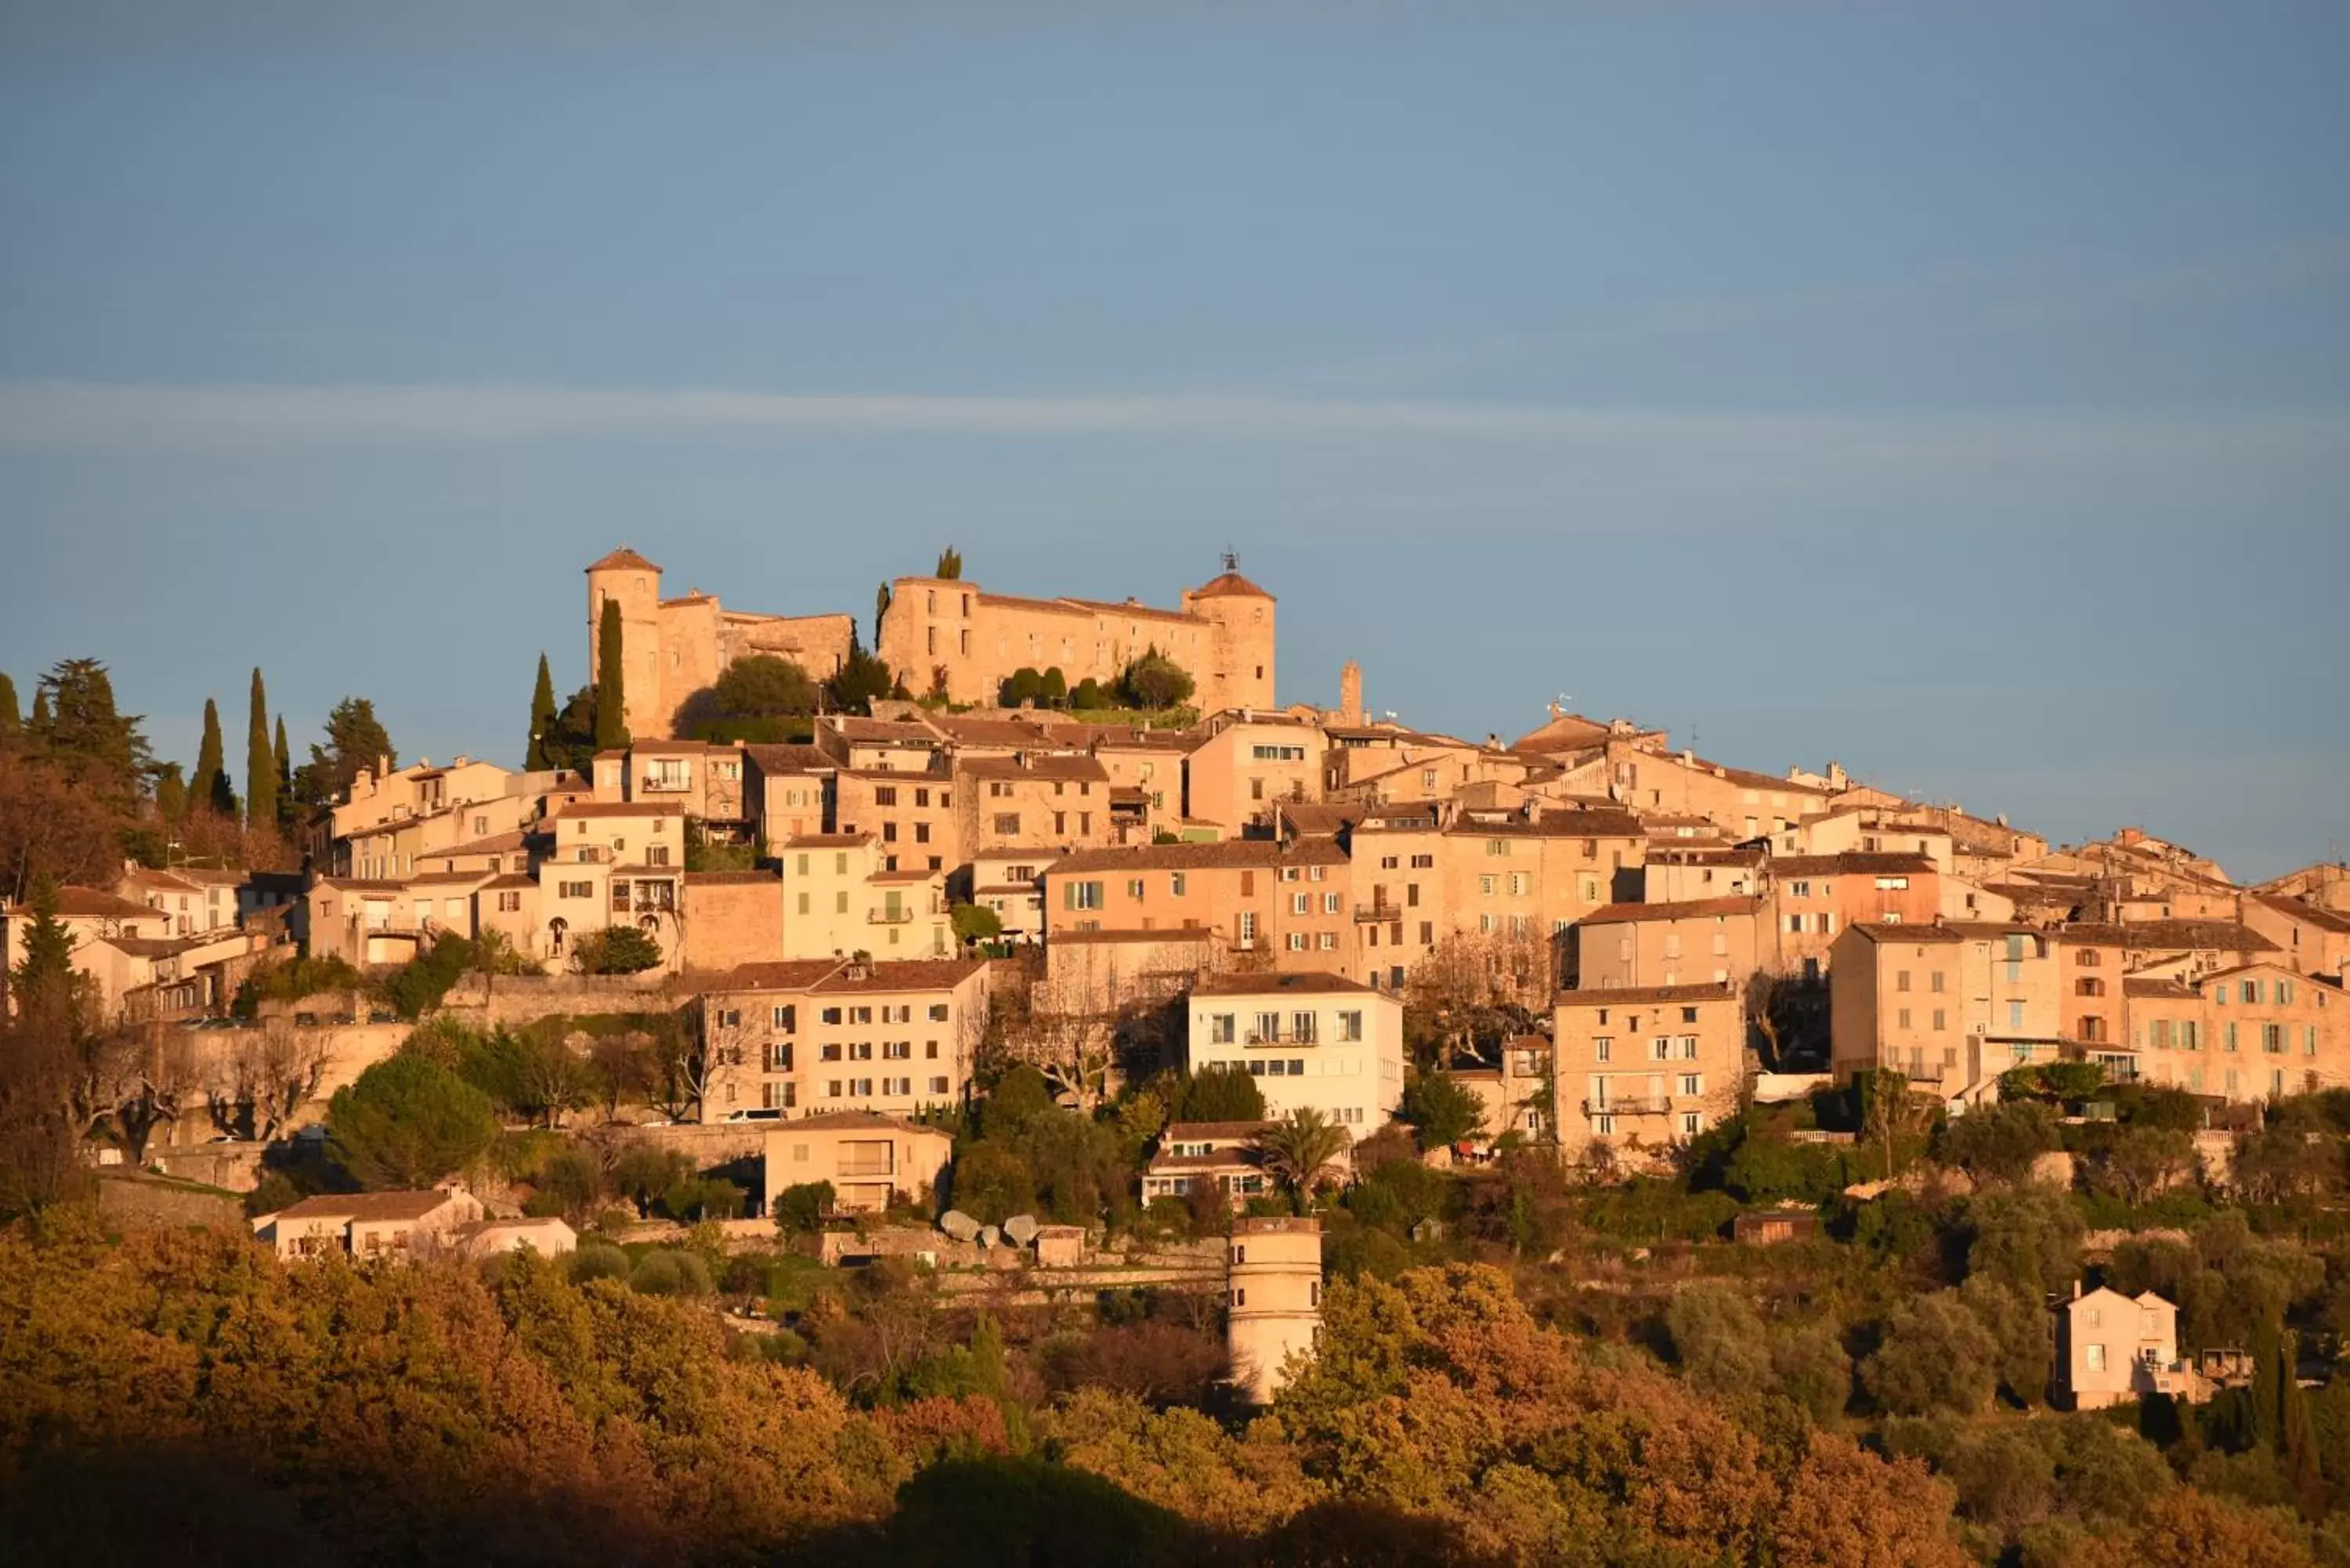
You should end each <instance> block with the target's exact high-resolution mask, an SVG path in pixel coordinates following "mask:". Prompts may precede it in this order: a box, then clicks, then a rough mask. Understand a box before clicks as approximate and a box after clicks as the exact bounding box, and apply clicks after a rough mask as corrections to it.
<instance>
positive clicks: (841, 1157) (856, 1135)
mask: <svg viewBox="0 0 2350 1568" xmlns="http://www.w3.org/2000/svg"><path fill="white" fill-rule="evenodd" d="M953 1157H954V1138H953V1137H952V1136H951V1135H950V1134H948V1133H946V1132H944V1131H942V1130H941V1129H940V1128H938V1127H920V1126H918V1125H916V1124H915V1123H913V1122H910V1121H906V1120H904V1119H903V1118H901V1117H898V1116H883V1115H880V1114H879V1113H878V1112H874V1111H831V1112H827V1113H825V1114H823V1115H819V1116H802V1117H799V1118H798V1119H796V1120H794V1121H791V1122H788V1123H785V1124H784V1125H783V1126H780V1127H775V1128H773V1129H772V1130H770V1131H769V1132H768V1134H767V1145H766V1157H765V1158H764V1161H763V1162H762V1163H763V1164H764V1167H765V1177H766V1200H767V1210H768V1212H769V1213H773V1212H774V1211H775V1199H777V1198H778V1197H780V1196H782V1195H783V1193H784V1192H785V1191H786V1190H787V1189H791V1188H794V1187H807V1186H812V1185H814V1184H816V1183H817V1182H820V1181H822V1182H830V1183H831V1184H832V1201H833V1207H834V1208H836V1209H839V1210H846V1211H848V1212H852V1213H878V1212H879V1211H880V1210H884V1209H887V1208H888V1207H889V1205H890V1204H891V1203H893V1202H917V1203H920V1202H931V1201H935V1200H936V1199H937V1197H938V1195H939V1179H940V1177H941V1174H943V1173H944V1171H945V1170H946V1168H947V1164H948V1162H949V1161H950V1160H951V1159H952V1158H953Z"/></svg>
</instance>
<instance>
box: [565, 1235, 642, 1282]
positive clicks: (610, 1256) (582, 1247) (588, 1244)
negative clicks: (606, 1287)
mask: <svg viewBox="0 0 2350 1568" xmlns="http://www.w3.org/2000/svg"><path fill="white" fill-rule="evenodd" d="M629 1267H630V1264H629V1254H628V1253H626V1252H624V1251H621V1250H620V1249H619V1248H618V1247H615V1246H612V1245H611V1244H609V1243H608V1242H604V1241H583V1242H581V1243H580V1244H579V1247H578V1249H577V1251H574V1252H573V1253H572V1254H571V1256H570V1258H569V1259H568V1260H567V1262H566V1263H565V1272H567V1273H568V1274H569V1275H570V1276H571V1282H572V1283H573V1284H575V1285H584V1284H586V1283H587V1282H588V1281H590V1280H625V1279H627V1278H628V1277H629Z"/></svg>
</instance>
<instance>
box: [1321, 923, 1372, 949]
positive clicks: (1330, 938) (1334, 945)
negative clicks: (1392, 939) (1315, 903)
mask: <svg viewBox="0 0 2350 1568" xmlns="http://www.w3.org/2000/svg"><path fill="white" fill-rule="evenodd" d="M1371 934H1372V935H1374V936H1377V935H1378V927H1377V926H1373V927H1372V928H1371ZM1314 945H1315V947H1316V948H1318V949H1320V950H1322V951H1324V952H1326V953H1335V952H1336V951H1337V950H1338V933H1337V932H1336V931H1323V932H1320V933H1319V934H1317V935H1316V936H1315V939H1314Z"/></svg>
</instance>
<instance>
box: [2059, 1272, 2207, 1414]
mask: <svg viewBox="0 0 2350 1568" xmlns="http://www.w3.org/2000/svg"><path fill="white" fill-rule="evenodd" d="M2191 1377H2192V1374H2191V1373H2190V1371H2189V1368H2188V1367H2187V1366H2186V1364H2185V1363H2183V1362H2181V1361H2180V1360H2179V1358H2178V1308H2177V1307H2176V1306H2174V1305H2172V1304H2171V1303H2169V1302H2167V1301H2165V1300H2163V1298H2162V1297H2160V1296H2158V1295H2156V1294H2155V1293H2153V1292H2152V1291H2146V1292H2143V1293H2140V1294H2138V1295H2137V1296H2126V1295H2124V1294H2122V1293H2120V1292H2119V1291H2115V1290H2109V1289H2106V1287H2104V1286H2102V1285H2101V1286H2099V1287H2098V1288H2097V1289H2095V1290H2094V1291H2091V1292H2089V1293H2086V1294H2083V1293H2082V1291H2081V1286H2080V1283H2079V1282H2078V1281H2075V1282H2074V1285H2073V1299H2072V1300H2071V1301H2068V1302H2066V1303H2064V1304H2063V1305H2061V1306H2059V1307H2058V1308H2057V1309H2056V1385H2057V1389H2058V1392H2059V1393H2060V1394H2062V1395H2063V1396H2064V1402H2065V1403H2067V1404H2069V1405H2070V1406H2071V1407H2073V1408H2074V1409H2075V1410H2102V1409H2104V1408H2105V1407H2107V1406H2109V1405H2118V1404H2120V1403H2121V1402H2122V1401H2124V1400H2126V1399H2134V1398H2137V1397H2139V1396H2141V1395H2146V1394H2170V1393H2176V1392H2178V1390H2179V1389H2180V1388H2181V1387H2183V1386H2186V1385H2187V1384H2188V1383H2189V1381H2191ZM2023 1392H2026V1393H2033V1394H2036V1393H2038V1392H2039V1390H2037V1389H2028V1390H2023Z"/></svg>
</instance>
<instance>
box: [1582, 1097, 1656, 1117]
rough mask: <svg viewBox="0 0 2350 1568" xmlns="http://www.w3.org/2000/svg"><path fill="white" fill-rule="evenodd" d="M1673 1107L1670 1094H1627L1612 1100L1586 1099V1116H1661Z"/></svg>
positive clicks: (1584, 1110) (1584, 1103) (1584, 1104)
mask: <svg viewBox="0 0 2350 1568" xmlns="http://www.w3.org/2000/svg"><path fill="white" fill-rule="evenodd" d="M1672 1108H1673V1102H1672V1096H1669V1095H1625V1096H1621V1097H1619V1098H1617V1099H1612V1100H1586V1101H1584V1102H1583V1114H1584V1115H1585V1116H1663V1115H1664V1114H1665V1113H1666V1112H1668V1111H1669V1110H1671V1109H1672Z"/></svg>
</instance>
